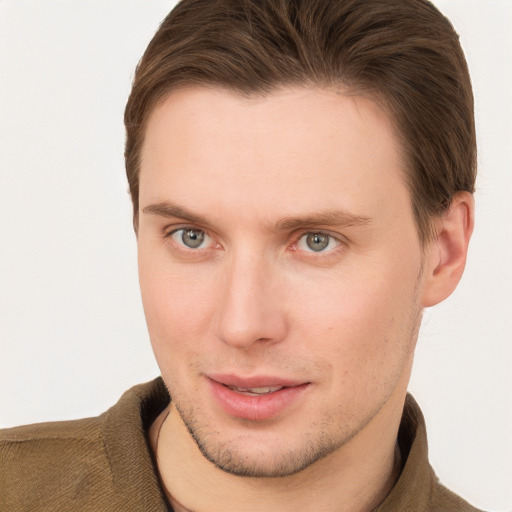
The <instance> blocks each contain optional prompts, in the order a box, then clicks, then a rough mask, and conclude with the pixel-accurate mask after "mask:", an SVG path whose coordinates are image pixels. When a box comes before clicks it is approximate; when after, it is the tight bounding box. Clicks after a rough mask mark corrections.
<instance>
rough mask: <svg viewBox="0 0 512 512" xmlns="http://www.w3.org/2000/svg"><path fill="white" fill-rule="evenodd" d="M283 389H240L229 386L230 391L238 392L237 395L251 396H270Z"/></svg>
mask: <svg viewBox="0 0 512 512" xmlns="http://www.w3.org/2000/svg"><path fill="white" fill-rule="evenodd" d="M283 387H284V386H275V387H267V388H239V387H237V386H228V388H229V389H231V390H233V391H236V392H237V393H242V394H243V395H249V396H258V395H268V394H269V393H274V392H275V391H279V390H280V389H283Z"/></svg>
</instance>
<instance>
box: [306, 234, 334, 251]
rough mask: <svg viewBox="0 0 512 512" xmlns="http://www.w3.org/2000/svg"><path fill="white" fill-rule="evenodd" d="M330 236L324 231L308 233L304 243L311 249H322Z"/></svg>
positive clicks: (326, 244) (327, 243)
mask: <svg viewBox="0 0 512 512" xmlns="http://www.w3.org/2000/svg"><path fill="white" fill-rule="evenodd" d="M330 239H331V237H330V236H329V235H325V234H324V233H309V234H308V235H307V236H306V245H307V246H308V247H309V249H311V250H312V251H315V252H319V251H323V250H324V249H325V248H326V247H327V246H328V245H329V241H330Z"/></svg>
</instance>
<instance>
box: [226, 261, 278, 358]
mask: <svg viewBox="0 0 512 512" xmlns="http://www.w3.org/2000/svg"><path fill="white" fill-rule="evenodd" d="M283 292H284V290H283V289H282V286H280V283H279V277H278V269H276V268H275V265H273V264H272V263H271V262H269V261H266V260H265V259H264V258H263V257H262V256H261V255H259V256H258V255H247V254H246V255H243V254H238V255H237V256H236V257H233V258H231V259H230V261H229V263H228V262H226V268H225V269H224V280H223V290H222V293H221V299H220V301H219V304H218V309H217V314H218V321H217V336H218V337H219V338H220V339H221V340H222V341H223V342H224V343H226V344H227V345H230V346H232V347H234V348H240V349H247V348H249V347H251V346H252V345H254V344H256V343H267V344H268V343H276V342H279V341H281V340H282V339H283V338H284V337H285V334H286V313H285V305H284V302H283Z"/></svg>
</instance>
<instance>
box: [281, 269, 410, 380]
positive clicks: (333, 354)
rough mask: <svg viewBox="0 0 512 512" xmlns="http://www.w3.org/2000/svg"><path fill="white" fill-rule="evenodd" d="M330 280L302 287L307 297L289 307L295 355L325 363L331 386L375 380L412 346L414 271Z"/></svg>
mask: <svg viewBox="0 0 512 512" xmlns="http://www.w3.org/2000/svg"><path fill="white" fill-rule="evenodd" d="M353 276H357V277H353ZM336 277H337V278H333V279H330V280H325V282H322V283H317V286H316V287H312V286H307V285H306V284H304V285H303V288H304V289H308V291H309V293H308V294H306V295H305V296H304V298H303V299H300V300H298V301H296V302H295V305H294V306H292V307H290V310H293V309H295V315H294V316H295V319H294V322H293V323H294V324H295V326H296V328H297V329H298V330H299V331H300V332H297V333H296V334H297V335H298V336H297V338H298V339H299V340H301V343H302V347H301V349H302V350H303V351H305V352H307V351H309V352H310V353H311V354H312V355H314V357H322V358H324V359H325V360H326V361H329V363H330V365H331V368H332V371H333V372H334V373H333V375H334V376H335V377H334V378H335V379H336V380H344V381H345V380H346V381H347V382H352V381H358V380H361V379H363V378H364V379H368V380H369V381H373V380H377V379H376V376H377V375H382V374H383V373H385V372H387V371H391V372H392V371H394V370H393V368H397V367H399V366H400V365H402V364H403V363H404V361H405V360H406V359H407V358H408V356H409V354H410V353H411V349H412V347H413V346H414V342H415V334H414V333H415V329H416V325H417V324H418V322H419V307H418V308H416V309H415V308H414V304H415V303H417V302H418V299H417V292H416V286H415V285H416V275H415V271H414V269H412V268H411V269H409V270H405V272H404V273H401V272H400V271H398V270H396V269H393V268H391V267H388V269H387V271H384V270H380V271H378V272H372V273H369V272H368V271H367V272H355V271H354V272H350V273H347V274H345V275H340V276H336Z"/></svg>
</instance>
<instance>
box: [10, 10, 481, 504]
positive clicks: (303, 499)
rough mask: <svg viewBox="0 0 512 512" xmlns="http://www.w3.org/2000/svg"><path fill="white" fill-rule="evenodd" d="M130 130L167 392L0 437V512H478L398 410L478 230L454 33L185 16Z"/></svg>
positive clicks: (323, 19) (360, 21) (129, 121)
mask: <svg viewBox="0 0 512 512" xmlns="http://www.w3.org/2000/svg"><path fill="white" fill-rule="evenodd" d="M125 123H126V128H127V142H126V166H127V174H128V180H129V183H130V190H131V194H132V200H133V206H134V226H135V230H136V233H137V240H138V248H139V262H140V282H141V290H142V297H143V302H144V309H145V314H146V318H147V323H148V328H149V332H150V336H151V341H152V344H153V349H154V352H155V355H156V358H157V361H158V363H159V366H160V369H161V372H162V377H163V382H162V381H160V380H158V381H155V382H153V383H151V384H149V385H145V386H142V387H138V388H135V389H134V390H131V391H129V392H128V393H127V394H126V395H125V396H124V397H123V399H122V400H121V401H120V403H119V404H118V405H116V406H115V407H114V408H112V409H111V410H110V411H108V412H107V413H105V415H102V416H101V417H99V418H95V419H89V420H81V421H78V422H69V423H59V424H52V425H39V426H33V427H22V428H18V429H12V430H9V431H5V432H4V433H3V434H2V444H1V445H0V446H1V448H0V449H1V450H2V451H1V453H2V458H3V459H4V460H5V461H6V463H4V465H3V469H2V473H0V476H1V480H0V481H1V482H2V484H3V490H2V491H0V492H1V494H0V505H1V507H3V508H5V509H7V510H25V509H28V508H34V509H42V510H65V509H74V508H84V509H92V510H119V509H130V508H132V509H134V510H165V509H166V507H168V506H171V507H172V509H173V510H176V511H182V510H194V511H207V510H223V511H229V510H250V511H257V510H279V511H281V510H282V511H285V510H335V511H370V510H379V511H387V510H475V509H474V508H473V507H471V506H470V505H469V504H467V503H465V502H464V501H463V500H462V499H460V498H458V497H457V496H455V495H454V494H452V493H450V491H448V490H446V489H445V488H444V487H442V486H441V485H440V484H439V483H438V482H437V480H436V478H435V476H434V474H433V472H432V470H431V468H430V467H429V465H428V461H427V456H426V438H425V432H424V425H423V421H422V417H421V413H420V411H419V408H418V406H417V405H416V404H415V402H414V400H413V399H412V397H410V396H409V397H407V396H406V393H407V383H408V381H409V376H410V371H411V365H412V358H413V353H414V348H415V342H416V339H417V334H418V329H419V325H420V321H421V314H422V310H423V308H425V307H428V306H431V305H434V304H436V303H438V302H440V301H442V300H444V299H445V298H446V297H448V296H449V295H450V293H451V292H452V291H453V290H454V289H455V287H456V286H457V284H458V282H459V279H460V277H461V275H462V272H463V269H464V264H465V257H466V252H467V247H468V242H469V238H470V236H471V232H472V228H473V217H474V205H473V200H472V192H473V189H474V179H475V167H476V165H475V156H476V150H475V132H474V121H473V103H472V93H471V87H470V82H469V76H468V73H467V68H466V64H465V61H464V57H463V55H462V52H461V50H460V47H459V44H458V40H457V36H456V34H455V33H454V31H453V29H452V27H451V26H450V24H449V23H448V22H447V20H446V19H445V18H443V17H442V16H441V15H440V14H439V12H438V11H437V10H435V9H434V8H433V7H432V5H431V4H429V3H427V2H424V1H423V0H407V1H404V0H396V1H389V0H386V1H383V0H379V1H377V0H375V1H368V0H366V1H362V0H359V1H356V0H353V1H341V2H332V1H330V0H324V1H320V0H318V1H313V0H310V1H303V2H281V1H278V0H266V1H264V2H261V1H256V0H254V1H249V0H245V1H241V0H237V1H228V0H225V1H219V2H210V1H207V0H200V1H188V0H184V1H182V2H181V3H180V4H179V5H178V6H177V7H176V9H175V10H174V11H173V12H172V13H171V14H170V15H169V17H168V18H167V19H166V20H165V21H164V23H163V24H162V26H161V27H160V29H159V31H158V32H157V34H156V35H155V37H154V39H153V40H152V42H151V43H150V45H149V47H148V49H147V51H146V53H145V55H144V57H143V58H142V60H141V63H140V64H139V67H138V69H137V73H136V76H135V80H134V84H133V89H132V93H131V96H130V99H129V101H128V105H127V108H126V114H125ZM164 383H165V385H164ZM167 391H168V392H169V393H170V395H171V397H172V399H171V401H169V395H168V394H167ZM146 440H147V442H146Z"/></svg>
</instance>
